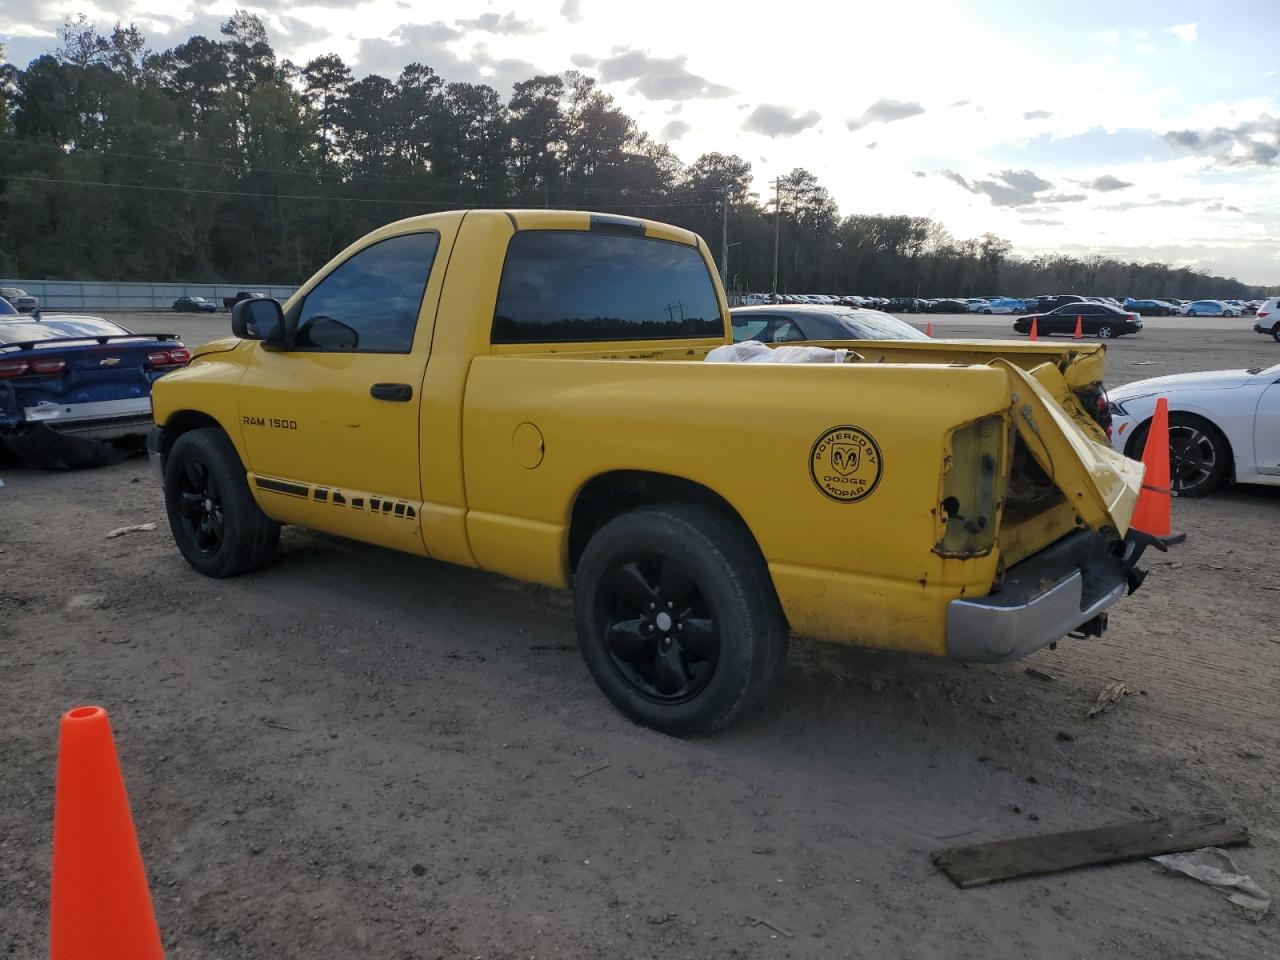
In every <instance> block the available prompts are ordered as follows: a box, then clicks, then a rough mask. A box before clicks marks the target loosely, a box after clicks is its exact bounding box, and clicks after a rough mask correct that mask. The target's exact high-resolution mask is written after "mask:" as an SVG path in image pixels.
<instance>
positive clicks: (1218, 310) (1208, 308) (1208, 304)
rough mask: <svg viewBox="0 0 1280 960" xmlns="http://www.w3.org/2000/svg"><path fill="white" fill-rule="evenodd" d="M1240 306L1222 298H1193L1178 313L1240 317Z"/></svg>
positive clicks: (1184, 315)
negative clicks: (1223, 300) (1235, 305)
mask: <svg viewBox="0 0 1280 960" xmlns="http://www.w3.org/2000/svg"><path fill="white" fill-rule="evenodd" d="M1240 312H1241V311H1240V308H1239V307H1233V306H1231V305H1230V304H1226V303H1223V302H1222V301H1221V300H1193V301H1192V302H1191V303H1188V304H1186V305H1185V306H1183V308H1182V309H1181V310H1179V311H1178V314H1179V315H1180V316H1183V317H1238V316H1240Z"/></svg>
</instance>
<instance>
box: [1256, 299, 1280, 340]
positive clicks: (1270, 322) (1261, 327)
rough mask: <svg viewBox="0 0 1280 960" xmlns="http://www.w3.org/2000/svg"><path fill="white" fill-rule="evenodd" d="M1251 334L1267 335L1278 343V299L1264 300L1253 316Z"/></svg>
mask: <svg viewBox="0 0 1280 960" xmlns="http://www.w3.org/2000/svg"><path fill="white" fill-rule="evenodd" d="M1253 332H1254V333H1269V334H1271V339H1273V340H1275V342H1276V343H1280V297H1272V298H1271V299H1270V300H1264V301H1263V302H1262V304H1261V305H1260V306H1259V307H1258V312H1257V313H1256V314H1254V316H1253Z"/></svg>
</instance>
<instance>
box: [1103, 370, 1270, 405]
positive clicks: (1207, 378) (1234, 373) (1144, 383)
mask: <svg viewBox="0 0 1280 960" xmlns="http://www.w3.org/2000/svg"><path fill="white" fill-rule="evenodd" d="M1250 379H1252V375H1251V374H1250V373H1249V371H1248V370H1202V371H1200V372H1199V373H1175V374H1173V375H1171V376H1168V377H1152V378H1151V379H1150V380H1138V381H1136V382H1134V383H1127V384H1125V385H1124V386H1123V387H1113V388H1110V389H1108V390H1107V395H1108V396H1109V397H1110V398H1111V399H1112V400H1126V399H1132V398H1134V397H1144V396H1148V395H1150V394H1153V393H1177V392H1180V391H1183V390H1234V389H1235V388H1236V387H1243V386H1244V385H1245V384H1246V383H1248V382H1249V380H1250Z"/></svg>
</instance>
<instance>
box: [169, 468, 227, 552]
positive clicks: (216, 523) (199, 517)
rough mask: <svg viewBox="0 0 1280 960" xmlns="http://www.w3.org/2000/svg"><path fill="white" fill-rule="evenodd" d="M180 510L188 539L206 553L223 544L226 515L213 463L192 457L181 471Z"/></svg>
mask: <svg viewBox="0 0 1280 960" xmlns="http://www.w3.org/2000/svg"><path fill="white" fill-rule="evenodd" d="M177 493H178V513H179V515H180V516H181V517H182V529H183V531H184V532H185V533H186V535H187V540H188V541H189V542H190V543H191V545H192V546H194V547H195V548H196V549H197V550H199V551H200V553H201V554H203V555H204V556H206V557H208V556H212V555H213V554H215V553H217V552H218V548H219V547H220V546H221V545H222V537H223V532H224V530H225V528H226V516H225V515H224V513H223V508H222V495H221V491H219V489H218V483H217V481H216V480H214V478H213V473H212V472H211V471H210V470H209V465H208V464H206V463H203V462H202V461H200V460H197V459H195V458H194V457H192V458H189V459H188V460H187V461H186V463H185V464H183V468H182V470H180V471H179V472H178V482H177Z"/></svg>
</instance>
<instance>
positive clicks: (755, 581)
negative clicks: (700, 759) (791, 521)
mask: <svg viewBox="0 0 1280 960" xmlns="http://www.w3.org/2000/svg"><path fill="white" fill-rule="evenodd" d="M574 617H575V620H576V621H577V629H578V643H579V646H580V647H581V650H582V656H583V659H584V660H586V663H587V668H588V669H589V670H590V671H591V675H592V677H593V678H594V679H595V681H596V683H597V684H598V685H599V687H600V689H601V690H602V691H603V692H604V694H605V696H607V697H608V698H609V700H610V701H611V702H612V703H613V705H614V706H615V707H617V708H618V710H620V711H621V712H622V713H623V714H625V715H626V716H627V717H629V718H631V719H632V720H634V721H635V722H637V723H641V724H644V725H645V726H649V727H653V728H654V729H655V730H660V731H662V732H664V733H668V734H673V735H675V736H690V735H699V734H708V733H712V732H714V731H716V730H719V729H721V728H723V727H726V726H728V725H729V724H730V723H732V722H734V721H735V720H736V719H737V718H738V717H740V716H742V715H743V714H745V713H747V712H748V711H749V710H751V709H752V708H753V707H755V706H756V705H757V704H758V703H759V702H760V700H761V699H762V698H763V697H764V695H765V693H766V691H768V690H769V688H770V687H772V686H773V684H774V683H775V682H776V680H777V677H778V675H779V674H780V673H781V670H782V666H783V663H784V661H785V660H786V655H787V641H788V630H787V624H786V618H785V617H784V616H783V613H782V608H781V606H780V605H779V603H778V600H777V596H776V594H775V593H774V589H773V583H772V581H771V579H770V577H769V572H768V569H767V568H766V566H765V563H764V560H763V558H762V557H761V556H760V553H759V550H758V549H757V547H756V545H755V543H754V542H753V541H752V539H751V537H750V535H749V534H747V532H746V531H745V530H744V529H743V527H742V526H741V524H739V523H737V522H735V521H734V520H733V519H732V518H730V517H726V516H725V515H723V514H721V513H718V512H716V511H713V510H710V509H707V508H705V507H699V506H693V505H690V504H669V505H663V506H654V507H644V508H641V509H638V510H634V511H631V512H629V513H625V514H623V515H622V516H620V517H616V518H614V519H613V520H611V521H609V522H608V523H607V524H605V525H604V526H603V527H602V528H601V529H600V530H599V531H597V532H596V534H595V535H594V536H593V537H592V538H591V540H590V542H589V543H588V544H587V547H586V549H585V550H584V551H583V554H582V559H581V560H580V561H579V563H578V570H577V576H576V580H575V583H574Z"/></svg>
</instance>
